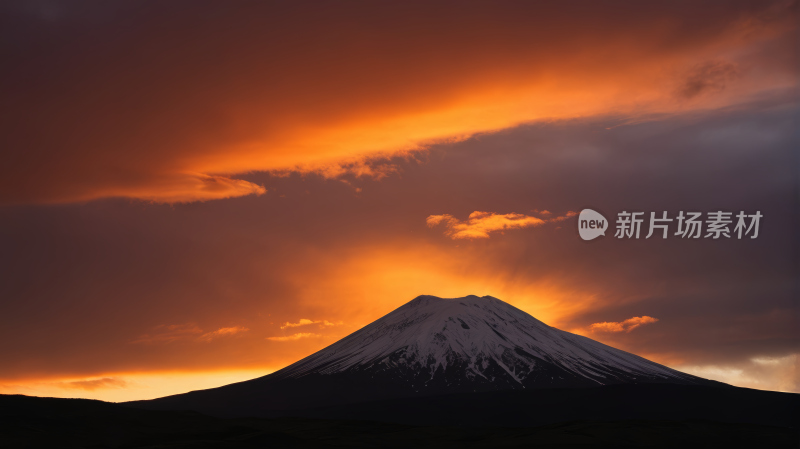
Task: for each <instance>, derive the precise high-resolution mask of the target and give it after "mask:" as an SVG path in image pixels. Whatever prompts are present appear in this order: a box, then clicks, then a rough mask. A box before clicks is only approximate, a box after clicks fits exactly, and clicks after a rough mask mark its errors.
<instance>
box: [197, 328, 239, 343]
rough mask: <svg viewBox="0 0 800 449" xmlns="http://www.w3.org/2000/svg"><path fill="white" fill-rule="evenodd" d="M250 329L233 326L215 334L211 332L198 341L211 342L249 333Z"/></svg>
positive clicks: (216, 331) (219, 330)
mask: <svg viewBox="0 0 800 449" xmlns="http://www.w3.org/2000/svg"><path fill="white" fill-rule="evenodd" d="M249 330H250V329H248V328H246V327H242V326H233V327H221V328H219V329H217V330H215V331H214V332H209V333H207V334H203V335H202V336H200V337H199V338H198V339H197V341H205V342H209V341H211V340H213V339H215V338H219V337H225V336H230V335H236V334H241V333H242V332H247V331H249Z"/></svg>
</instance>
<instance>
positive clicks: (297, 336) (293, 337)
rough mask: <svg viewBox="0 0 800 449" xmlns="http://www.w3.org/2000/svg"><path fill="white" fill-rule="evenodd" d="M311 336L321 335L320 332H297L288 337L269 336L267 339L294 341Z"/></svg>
mask: <svg viewBox="0 0 800 449" xmlns="http://www.w3.org/2000/svg"><path fill="white" fill-rule="evenodd" d="M311 337H321V335H319V334H312V333H310V332H301V333H297V334H292V335H289V336H286V337H267V340H272V341H294V340H300V339H301V338H311Z"/></svg>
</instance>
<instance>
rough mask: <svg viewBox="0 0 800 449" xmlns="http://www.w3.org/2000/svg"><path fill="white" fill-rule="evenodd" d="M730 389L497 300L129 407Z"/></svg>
mask: <svg viewBox="0 0 800 449" xmlns="http://www.w3.org/2000/svg"><path fill="white" fill-rule="evenodd" d="M653 383H670V384H681V385H697V386H723V385H725V384H721V383H718V382H714V381H710V380H706V379H702V378H699V377H695V376H692V375H689V374H685V373H682V372H680V371H676V370H674V369H671V368H668V367H666V366H663V365H659V364H657V363H655V362H651V361H649V360H647V359H644V358H642V357H639V356H636V355H634V354H631V353H628V352H625V351H621V350H619V349H615V348H612V347H610V346H607V345H604V344H602V343H599V342H596V341H594V340H592V339H590V338H586V337H583V336H580V335H575V334H571V333H569V332H565V331H562V330H559V329H556V328H554V327H550V326H548V325H546V324H544V323H542V322H541V321H539V320H537V319H536V318H534V317H532V316H531V315H529V314H527V313H525V312H523V311H522V310H519V309H517V308H516V307H513V306H511V305H510V304H507V303H505V302H503V301H501V300H499V299H497V298H493V297H491V296H484V297H477V296H466V297H463V298H453V299H445V298H438V297H435V296H419V297H417V298H415V299H414V300H412V301H410V302H408V303H406V304H404V305H403V306H401V307H399V308H398V309H396V310H394V311H393V312H391V313H389V314H387V315H385V316H384V317H382V318H380V319H378V320H376V321H374V322H372V323H371V324H369V325H367V326H366V327H364V328H362V329H360V330H358V331H356V332H354V333H352V334H350V335H348V336H347V337H345V338H343V339H342V340H340V341H338V342H336V343H334V344H332V345H330V346H328V347H327V348H325V349H322V350H321V351H318V352H316V353H314V354H312V355H310V356H308V357H306V358H304V359H302V360H300V361H298V362H296V363H294V364H292V365H290V366H288V367H286V368H284V369H282V370H280V371H277V372H275V373H272V374H270V375H267V376H264V377H261V378H258V379H253V380H250V381H246V382H240V383H237V384H232V385H227V386H224V387H220V388H215V389H211V390H203V391H194V392H190V393H186V394H181V395H175V396H169V397H165V398H160V399H156V400H153V401H139V402H137V403H128V404H130V405H134V406H138V407H144V408H154V409H190V410H196V411H200V412H205V413H209V414H213V415H218V416H243V415H247V414H250V415H261V416H272V415H275V414H281V413H283V412H285V411H287V410H299V409H303V408H309V407H320V406H329V405H336V404H346V403H354V402H361V401H370V400H377V399H386V398H402V397H414V396H429V395H437V394H446V393H466V392H470V393H471V392H478V391H493V390H511V389H519V390H523V389H537V388H567V387H570V388H572V387H594V386H602V385H616V384H653Z"/></svg>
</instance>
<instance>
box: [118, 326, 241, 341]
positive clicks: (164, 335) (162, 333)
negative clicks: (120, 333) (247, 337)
mask: <svg viewBox="0 0 800 449" xmlns="http://www.w3.org/2000/svg"><path fill="white" fill-rule="evenodd" d="M249 330H250V329H248V328H246V327H242V326H232V327H221V328H219V329H217V330H215V331H211V332H205V333H204V332H203V329H200V327H199V326H197V324H195V323H185V324H169V325H166V324H162V325H160V326H156V327H155V328H153V331H154V332H151V333H147V334H143V335H140V336H139V337H138V338H136V339H134V340H132V341H131V343H142V344H167V343H172V342H175V341H178V340H191V341H198V342H210V341H211V340H214V339H216V338H220V337H227V336H231V335H236V334H241V333H244V332H247V331H249ZM198 334H202V335H200V336H198Z"/></svg>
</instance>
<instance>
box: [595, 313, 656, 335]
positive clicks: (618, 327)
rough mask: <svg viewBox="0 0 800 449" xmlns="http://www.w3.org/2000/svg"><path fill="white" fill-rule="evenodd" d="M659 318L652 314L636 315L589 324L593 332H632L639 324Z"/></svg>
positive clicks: (652, 321) (653, 321)
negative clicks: (625, 318) (622, 319)
mask: <svg viewBox="0 0 800 449" xmlns="http://www.w3.org/2000/svg"><path fill="white" fill-rule="evenodd" d="M656 321H658V318H653V317H650V316H646V315H645V316H635V317H633V318H628V319H627V320H625V321H620V322H615V321H604V322H602V323H594V324H592V325H590V326H589V329H590V330H591V331H592V332H630V331H632V330H634V329H636V328H637V327H639V326H642V325H644V324H649V323H655V322H656Z"/></svg>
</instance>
